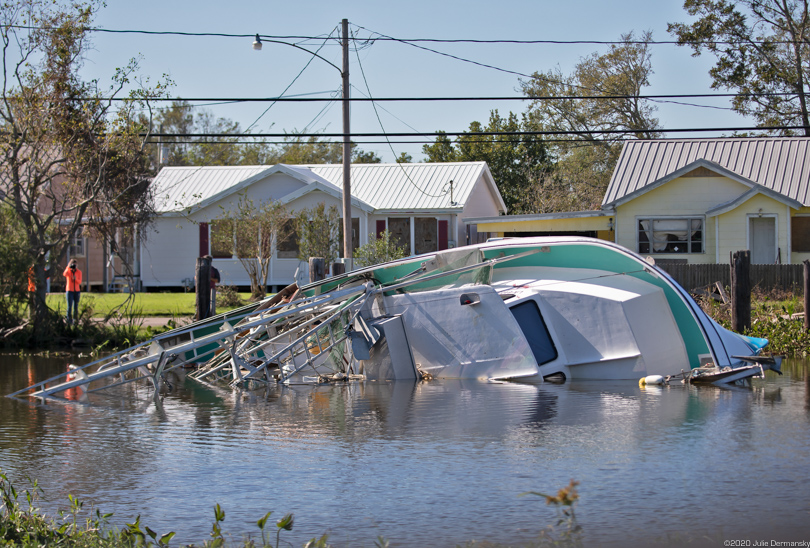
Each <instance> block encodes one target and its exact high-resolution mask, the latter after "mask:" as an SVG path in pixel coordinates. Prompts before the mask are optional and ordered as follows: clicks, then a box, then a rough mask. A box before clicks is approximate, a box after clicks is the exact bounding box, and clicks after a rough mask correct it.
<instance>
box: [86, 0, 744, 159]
mask: <svg viewBox="0 0 810 548" xmlns="http://www.w3.org/2000/svg"><path fill="white" fill-rule="evenodd" d="M682 5H683V4H682V1H681V0H655V1H650V0H617V1H611V2H608V1H605V0H569V1H568V2H556V1H547V0H533V1H531V0H500V1H487V2H484V1H479V0H467V1H456V0H433V1H427V0H412V1H409V2H388V1H382V0H376V1H352V0H347V1H344V2H335V1H322V0H298V1H297V2H278V1H269V0H265V1H254V0H232V1H231V2H222V1H216V2H215V1H210V0H194V1H190V0H162V1H157V0H139V1H138V2H132V1H131V0H109V1H108V5H107V7H106V8H103V9H102V10H101V11H100V13H99V15H98V17H97V19H96V26H98V27H102V28H106V29H116V30H149V31H180V32H193V33H198V32H208V33H225V34H249V35H252V34H255V33H259V34H262V35H267V36H285V35H301V36H326V35H328V34H329V33H330V32H332V31H336V29H337V28H338V27H339V24H340V21H341V19H343V18H346V19H348V20H349V23H350V27H351V29H352V30H353V31H354V32H356V33H357V34H358V36H359V37H367V36H368V35H369V34H370V33H371V32H372V31H373V32H378V33H381V34H385V35H388V36H393V37H396V38H440V39H488V40H492V39H513V40H563V41H572V40H598V41H610V40H617V39H618V38H619V36H620V35H621V34H622V33H625V32H628V31H631V30H632V31H635V32H636V33H639V32H641V31H644V30H652V31H653V33H654V34H653V36H654V38H655V39H657V40H671V39H672V37H671V36H670V35H668V34H667V32H666V25H667V23H668V22H676V21H686V20H687V15H686V13H685V12H684V10H683V7H682ZM359 27H362V28H359ZM92 40H93V50H92V51H90V52H89V55H88V58H87V60H86V63H85V67H84V69H83V70H84V74H85V75H86V76H87V77H88V78H99V79H101V80H102V81H103V80H105V79H107V78H108V77H109V75H110V74H112V71H113V70H114V69H115V68H116V67H118V66H122V65H124V64H125V63H126V61H127V60H128V59H129V58H131V57H135V56H141V73H142V74H143V75H145V76H149V77H150V78H152V79H153V80H155V79H157V78H159V77H160V76H161V75H162V74H164V73H165V74H168V75H170V77H171V78H172V80H173V81H174V82H175V86H174V88H173V89H172V94H173V95H175V96H180V97H272V96H277V95H278V94H280V93H281V92H282V91H283V90H284V89H285V88H286V87H287V86H288V85H289V84H290V83H291V82H292V80H293V79H294V78H295V76H296V75H297V74H298V73H299V71H301V69H302V68H303V67H304V65H306V63H307V61H308V60H309V56H308V55H307V54H306V53H304V52H301V51H299V50H297V49H295V48H292V47H289V46H283V45H272V44H269V43H268V44H265V46H264V48H263V50H262V51H253V50H252V48H251V43H252V41H253V40H252V38H244V39H240V38H225V37H179V36H153V35H142V34H108V33H97V34H94V36H93V39H92ZM424 45H425V46H426V47H430V48H433V49H436V50H440V51H443V52H446V53H449V54H452V55H457V56H461V57H465V58H468V59H472V60H475V61H477V62H480V63H485V64H490V65H494V66H497V67H500V68H503V69H507V70H510V71H514V72H518V73H524V74H531V73H532V72H535V71H545V70H549V69H552V68H554V67H555V66H557V65H559V66H560V68H561V69H562V70H563V72H564V73H568V72H570V71H571V69H572V68H573V66H574V65H575V64H576V62H577V61H578V60H579V59H580V58H581V57H583V56H586V55H588V54H590V53H591V52H594V51H598V52H604V51H606V50H607V48H608V46H604V45H594V44H581V45H579V44H578V45H572V44H563V45H550V44H542V45H505V44H498V45H493V44H486V45H478V44H436V43H428V44H424ZM305 47H308V48H310V49H316V48H317V47H318V45H317V44H314V43H311V44H309V45H306V46H305ZM652 47H653V50H652V51H653V58H652V62H653V67H654V70H655V74H654V75H653V78H652V86H651V88H650V89H649V92H650V93H652V94H679V93H709V92H711V89H710V87H709V86H710V83H711V82H710V79H709V76H708V69H709V68H710V67H711V66H712V63H713V58H712V57H711V56H706V55H704V56H703V57H700V58H693V57H692V56H691V51H690V50H688V49H686V48H679V47H677V46H675V45H655V46H652ZM320 54H321V55H322V56H323V57H325V58H327V59H329V60H330V61H332V62H334V63H335V64H336V65H338V66H340V64H341V58H340V49H339V47H337V46H336V45H327V46H326V47H324V48H323V49H322V50H320ZM361 66H362V72H361V69H360V67H361ZM349 72H350V78H351V84H352V87H353V88H356V89H353V90H352V95H353V96H355V97H356V96H361V95H362V94H363V93H365V94H367V93H369V91H370V93H371V95H372V96H375V97H418V96H514V95H519V92H518V89H519V82H518V78H519V77H518V76H516V75H514V74H508V73H505V72H500V71H496V70H493V69H489V68H484V67H480V66H476V65H473V64H469V63H464V62H461V61H458V60H454V59H451V58H448V57H444V56H440V55H437V54H435V53H430V52H426V51H422V50H419V49H417V48H414V47H412V46H408V45H404V44H400V43H395V42H375V43H373V44H371V45H369V46H368V47H365V48H363V49H362V51H360V52H359V64H358V56H357V54H355V53H354V52H352V53H351V65H350V71H349ZM363 73H364V74H365V81H364V78H363ZM366 82H367V84H366ZM366 85H368V89H367V87H366ZM339 86H340V74H339V72H338V71H337V70H335V69H334V68H333V67H330V66H329V65H328V64H326V63H324V62H323V61H320V60H318V59H315V60H314V61H313V62H312V63H311V64H310V65H309V67H308V68H307V69H306V71H305V72H304V73H303V75H302V76H301V77H300V78H299V79H298V80H297V81H296V82H295V84H294V85H293V86H292V87H291V88H290V90H289V91H288V92H287V94H288V95H301V94H312V93H320V96H328V94H329V93H330V92H337V90H338V88H339ZM358 89H359V91H358ZM361 92H362V93H361ZM691 102H698V103H702V104H711V105H714V106H719V107H727V106H728V101H727V100H725V99H723V100H706V99H696V100H691ZM324 106H325V105H324V104H323V103H303V104H300V103H278V104H276V105H275V106H273V107H272V108H271V109H270V110H269V111H268V112H267V113H266V114H265V115H264V116H263V117H262V118H260V119H259V116H260V115H261V113H262V112H263V111H264V110H265V109H266V108H267V105H265V104H261V103H252V104H247V105H245V104H242V105H208V106H206V107H205V108H207V109H209V110H211V111H212V112H213V113H214V114H215V115H217V116H223V117H227V118H231V119H233V120H236V121H239V122H240V123H241V124H242V126H243V127H247V126H249V125H251V124H252V123H254V122H255V121H256V120H257V119H258V120H259V121H258V123H257V126H256V129H257V130H259V131H268V132H269V131H272V132H283V131H285V130H286V131H292V130H295V129H298V130H301V129H303V128H305V127H307V128H308V129H309V130H312V131H326V132H340V131H341V127H342V126H341V110H340V105H339V104H335V105H334V106H332V107H331V108H329V109H328V110H327V111H326V112H323V113H321V112H320V111H321V109H323V107H324ZM380 107H381V108H380V109H379V110H378V112H379V116H380V119H381V121H382V127H383V128H384V130H385V131H387V132H410V131H435V130H444V131H462V130H465V129H467V128H468V126H469V124H470V122H472V121H473V120H479V121H482V122H486V120H487V118H488V117H489V111H490V110H492V109H496V108H497V109H499V111H500V112H501V113H502V114H506V113H507V112H508V111H510V110H512V111H514V112H522V111H523V110H524V109H525V104H524V103H522V102H514V101H513V102H508V103H507V102H501V103H496V102H462V103H445V102H442V103H383V104H381V105H380ZM658 117H659V118H660V120H661V123H662V125H663V126H664V127H669V128H676V127H680V128H683V127H722V126H742V125H750V122H748V121H746V120H744V119H742V118H741V117H739V116H737V115H735V114H734V113H732V112H730V111H728V110H722V109H716V108H712V109H709V108H694V107H682V106H676V105H667V104H662V105H661V106H660V107H659V112H658ZM351 118H352V131H353V132H379V131H382V130H381V128H380V122H378V120H377V117H376V115H375V113H374V111H373V108H372V106H371V104H369V103H357V104H354V105H353V107H352V117H351ZM680 135H681V134H673V135H672V136H680ZM700 135H703V136H713V134H700ZM360 147H361V148H362V149H364V150H373V151H375V152H376V153H377V154H378V155H379V156H381V157H382V158H383V160H384V161H392V160H393V158H394V157H395V156H396V155H398V154H399V153H400V152H407V153H409V154H411V155H412V156H413V157H414V160H415V161H419V160H421V159H422V155H421V152H420V151H421V145H420V144H409V145H394V150H393V152H392V151H391V150H390V149H389V147H388V145H385V144H361V145H360Z"/></svg>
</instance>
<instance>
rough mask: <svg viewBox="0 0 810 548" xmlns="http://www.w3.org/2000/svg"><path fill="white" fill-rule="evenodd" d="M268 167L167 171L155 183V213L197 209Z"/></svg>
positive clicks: (186, 168)
mask: <svg viewBox="0 0 810 548" xmlns="http://www.w3.org/2000/svg"><path fill="white" fill-rule="evenodd" d="M268 167H269V166H238V167H225V166H209V167H201V166H194V167H164V168H163V169H161V170H160V172H159V173H158V174H157V176H156V177H155V178H154V179H153V180H152V192H153V193H154V196H155V209H156V210H157V211H158V212H160V213H165V212H169V211H180V210H182V209H185V208H189V207H193V206H197V205H199V204H201V203H202V202H205V201H207V200H210V199H211V198H213V197H214V196H216V195H218V194H220V193H221V192H223V191H225V190H227V189H229V188H231V187H233V186H235V185H237V184H239V183H240V182H242V181H245V180H248V179H251V178H252V177H254V176H256V175H258V174H260V173H262V172H264V171H266V170H267V169H268Z"/></svg>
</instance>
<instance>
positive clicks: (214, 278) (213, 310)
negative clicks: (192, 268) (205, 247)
mask: <svg viewBox="0 0 810 548" xmlns="http://www.w3.org/2000/svg"><path fill="white" fill-rule="evenodd" d="M205 258H206V259H208V260H209V261H210V262H209V264H210V265H211V307H210V308H209V310H210V314H209V315H210V316H216V315H217V284H218V283H219V279H220V278H219V270H217V269H216V268H214V261H213V258H212V257H211V255H206V256H205Z"/></svg>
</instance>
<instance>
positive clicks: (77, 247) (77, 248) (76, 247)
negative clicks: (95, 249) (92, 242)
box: [68, 227, 85, 257]
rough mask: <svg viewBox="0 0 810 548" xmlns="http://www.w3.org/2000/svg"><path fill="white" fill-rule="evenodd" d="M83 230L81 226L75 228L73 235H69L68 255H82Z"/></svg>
mask: <svg viewBox="0 0 810 548" xmlns="http://www.w3.org/2000/svg"><path fill="white" fill-rule="evenodd" d="M84 243H85V240H84V230H83V229H82V227H79V228H77V229H76V232H74V233H73V236H71V237H70V248H69V249H68V254H69V256H70V257H84Z"/></svg>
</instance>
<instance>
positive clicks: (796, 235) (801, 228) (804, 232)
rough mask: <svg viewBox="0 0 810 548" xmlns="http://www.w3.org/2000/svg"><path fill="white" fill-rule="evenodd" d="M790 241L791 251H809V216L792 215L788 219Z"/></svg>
mask: <svg viewBox="0 0 810 548" xmlns="http://www.w3.org/2000/svg"><path fill="white" fill-rule="evenodd" d="M790 242H791V247H792V250H793V251H796V252H799V253H802V252H804V253H807V252H810V217H793V218H792V219H791V220H790Z"/></svg>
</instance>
